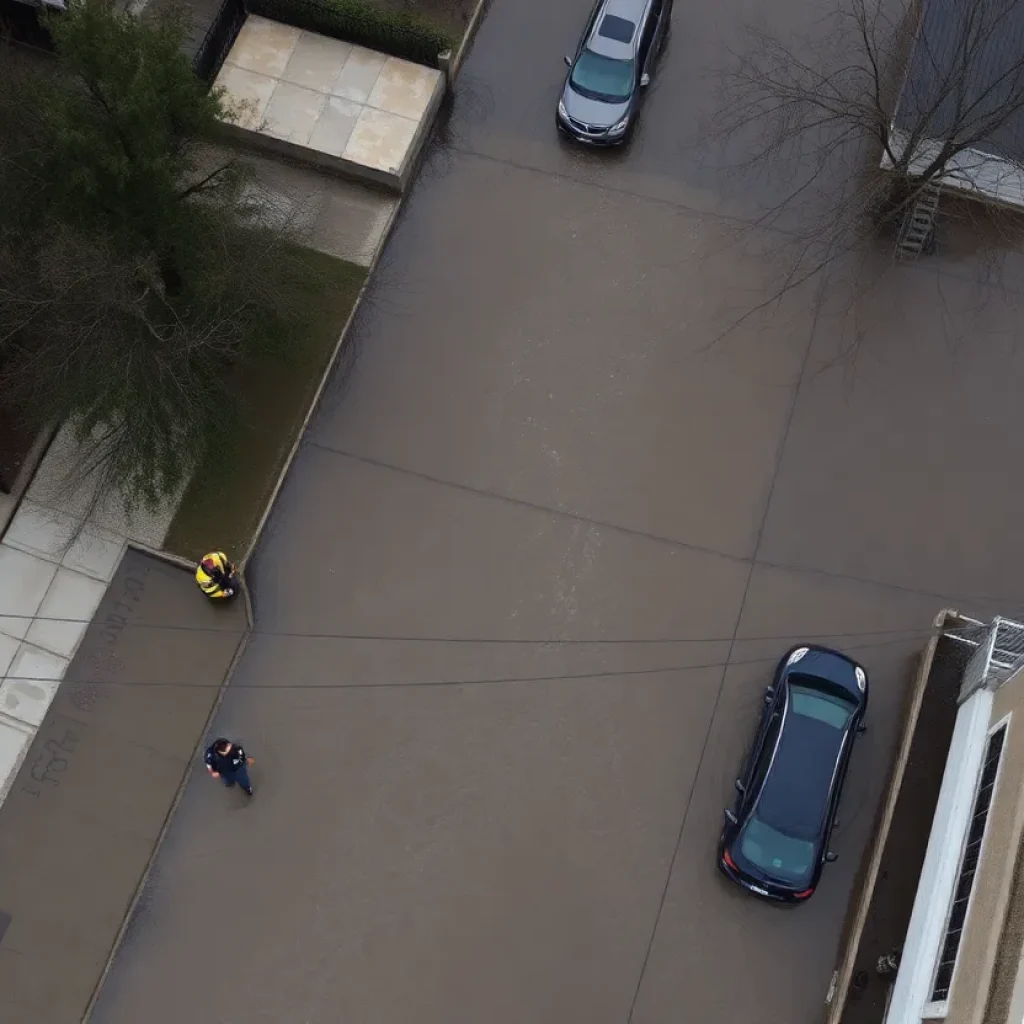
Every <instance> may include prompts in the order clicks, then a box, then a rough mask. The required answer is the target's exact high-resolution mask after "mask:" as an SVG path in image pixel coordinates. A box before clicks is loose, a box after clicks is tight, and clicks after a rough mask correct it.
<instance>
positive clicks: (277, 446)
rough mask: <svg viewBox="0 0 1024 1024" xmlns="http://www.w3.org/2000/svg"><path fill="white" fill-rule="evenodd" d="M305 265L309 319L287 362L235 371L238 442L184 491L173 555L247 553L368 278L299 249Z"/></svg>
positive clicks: (170, 546) (215, 456)
mask: <svg viewBox="0 0 1024 1024" xmlns="http://www.w3.org/2000/svg"><path fill="white" fill-rule="evenodd" d="M300 258H301V260H302V261H303V263H305V264H306V265H307V266H308V267H309V271H310V273H309V277H308V278H307V279H306V280H305V283H304V284H303V286H302V288H303V294H302V296H301V298H302V299H303V300H304V303H303V308H305V309H308V310H309V316H308V317H307V318H305V319H304V321H303V322H301V323H300V324H298V325H297V326H296V330H295V336H294V338H293V339H292V340H291V342H290V345H289V348H290V352H291V356H290V357H289V358H288V359H287V360H284V361H282V360H280V359H273V358H269V357H268V358H264V359H260V360H256V361H253V362H251V363H248V364H246V365H244V366H239V367H238V368H237V369H236V370H235V371H233V373H234V380H233V390H234V392H235V394H236V395H237V396H238V402H239V406H240V407H241V415H240V417H239V422H238V424H237V427H236V429H235V430H234V435H235V436H234V437H232V438H231V439H230V441H229V443H228V444H227V445H225V446H224V447H222V448H218V450H217V451H215V452H212V453H211V454H210V455H209V456H208V457H207V458H206V460H205V461H204V462H203V464H202V465H201V466H200V467H199V471H198V472H197V473H196V475H195V477H194V478H193V480H192V483H191V484H190V485H189V487H188V489H187V490H186V492H185V496H184V499H183V500H182V502H181V505H180V507H179V508H178V511H177V514H176V515H175V517H174V520H173V522H172V523H171V528H170V530H169V531H168V533H167V540H166V541H165V543H164V546H165V547H166V549H167V550H168V551H171V552H173V553H174V554H176V555H182V556H184V557H185V558H189V559H193V560H198V559H199V558H201V557H202V555H203V554H204V553H205V552H206V551H209V550H210V549H211V548H217V549H220V550H223V551H226V552H227V553H228V556H229V557H230V558H240V557H241V555H242V554H243V552H244V551H245V550H246V549H247V548H248V546H249V544H250V542H251V540H252V537H253V534H254V532H255V530H256V527H257V525H258V524H259V521H260V517H261V516H262V515H263V510H264V509H265V508H266V506H267V503H268V502H269V501H270V497H271V494H272V493H273V490H274V485H275V484H276V483H277V478H278V475H279V474H280V472H281V468H282V466H283V465H284V461H285V458H286V457H287V455H288V452H289V450H290V449H291V446H292V443H293V442H294V440H295V435H296V434H297V433H298V432H299V430H300V429H301V428H302V422H303V420H304V419H305V417H306V413H307V412H308V410H309V406H310V403H311V402H312V401H313V396H314V394H315V393H316V389H317V385H318V384H319V383H320V378H321V376H322V375H323V372H324V370H325V368H326V366H327V363H328V361H329V360H330V358H331V354H332V353H333V352H334V347H335V345H336V344H337V341H338V337H339V335H340V334H341V331H342V328H343V327H344V326H345V321H346V320H347V319H348V316H349V313H350V312H351V311H352V307H353V306H354V305H355V301H356V297H357V296H358V294H359V289H360V288H361V287H362V284H363V281H364V280H365V279H366V268H365V267H360V266H356V265H355V264H354V263H348V262H346V261H345V260H340V259H337V258H336V257H333V256H327V255H325V254H324V253H320V252H313V251H312V250H302V251H301V257H300Z"/></svg>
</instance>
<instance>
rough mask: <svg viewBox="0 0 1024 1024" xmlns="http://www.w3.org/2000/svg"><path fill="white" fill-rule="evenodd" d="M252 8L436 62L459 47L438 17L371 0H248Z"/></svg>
mask: <svg viewBox="0 0 1024 1024" xmlns="http://www.w3.org/2000/svg"><path fill="white" fill-rule="evenodd" d="M247 9H248V11H249V12H250V13H251V14H259V15H262V16H263V17H264V18H270V19H272V20H273V21H280V22H283V23H284V24H286V25H294V26H295V27H296V28H304V29H306V30H307V31H309V32H319V33H320V34H321V35H325V36H334V37H335V38H337V39H344V40H346V41H347V42H350V43H358V44H359V45H360V46H366V47H368V48H369V49H371V50H379V51H380V52H381V53H389V54H391V55H392V56H394V57H402V58H404V59H405V60H410V61H413V62H415V63H417V64H426V65H427V66H428V67H432V68H436V67H437V55H438V54H439V53H441V52H442V51H443V50H449V49H454V47H455V39H454V38H453V36H452V35H450V34H449V33H448V32H446V31H444V30H443V29H441V28H439V27H438V26H437V25H435V24H434V23H432V22H430V21H427V20H426V19H425V18H422V17H420V16H419V15H417V14H414V13H410V12H408V11H405V10H393V9H390V8H387V7H378V6H377V5H376V4H374V3H373V2H372V0H249V2H248V4H247Z"/></svg>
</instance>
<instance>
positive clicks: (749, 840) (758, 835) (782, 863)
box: [740, 817, 814, 882]
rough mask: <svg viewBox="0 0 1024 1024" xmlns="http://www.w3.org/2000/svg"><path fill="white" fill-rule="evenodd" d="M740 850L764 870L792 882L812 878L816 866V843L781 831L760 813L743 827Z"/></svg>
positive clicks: (752, 862)
mask: <svg viewBox="0 0 1024 1024" xmlns="http://www.w3.org/2000/svg"><path fill="white" fill-rule="evenodd" d="M740 853H742V854H743V856H744V857H746V858H747V860H749V861H750V862H751V864H756V865H757V867H759V868H761V870H762V871H770V872H771V873H772V874H773V875H774V876H776V877H777V878H782V879H785V880H786V881H789V882H802V881H804V880H805V879H809V878H810V876H811V871H812V870H813V867H814V843H811V842H808V841H807V840H806V839H800V838H799V837H797V836H790V835H787V834H786V833H785V832H780V831H779V830H778V829H776V828H772V826H771V825H769V824H768V823H767V822H765V821H761V820H760V819H759V818H757V817H753V818H751V819H750V823H749V824H748V825H747V827H746V828H745V829H744V830H743V835H742V837H741V839H740Z"/></svg>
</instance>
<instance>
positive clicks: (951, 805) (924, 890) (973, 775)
mask: <svg viewBox="0 0 1024 1024" xmlns="http://www.w3.org/2000/svg"><path fill="white" fill-rule="evenodd" d="M992 699H993V698H992V693H991V691H989V690H984V689H982V690H978V691H977V692H975V693H974V694H973V695H972V696H971V697H969V698H968V699H967V700H966V701H965V702H964V703H963V704H961V705H960V708H959V710H958V711H957V715H956V724H955V725H954V727H953V737H952V739H951V740H950V744H949V753H948V754H947V755H946V767H945V770H944V771H943V773H942V786H941V788H940V789H939V799H938V802H937V803H936V806H935V817H934V818H933V819H932V828H931V832H930V833H929V836H928V849H927V851H926V852H925V856H924V864H923V865H922V867H921V878H920V881H919V882H918V886H917V895H916V896H915V897H914V909H913V912H912V913H911V915H910V926H909V928H908V929H907V939H906V942H905V943H904V946H903V954H902V956H901V957H900V968H899V972H898V973H897V975H896V983H895V985H894V986H893V993H892V1002H891V1003H890V1004H889V1011H888V1013H887V1014H886V1015H885V1024H920V1021H921V1016H922V1012H923V1010H924V1006H925V1002H926V1000H927V999H928V996H929V995H930V994H931V985H932V980H933V977H934V972H935V960H936V957H937V956H938V953H939V944H940V942H941V941H942V937H943V935H944V934H945V930H946V920H947V914H948V912H949V905H950V902H951V901H952V897H953V887H954V886H955V885H956V879H957V875H958V873H959V870H960V856H961V851H962V849H963V843H964V838H965V837H966V834H967V827H968V824H969V822H970V816H971V809H972V808H973V806H974V798H975V794H976V792H977V786H978V777H979V774H980V771H981V760H982V757H983V756H984V752H985V746H986V744H987V742H988V731H989V722H990V720H991V717H992Z"/></svg>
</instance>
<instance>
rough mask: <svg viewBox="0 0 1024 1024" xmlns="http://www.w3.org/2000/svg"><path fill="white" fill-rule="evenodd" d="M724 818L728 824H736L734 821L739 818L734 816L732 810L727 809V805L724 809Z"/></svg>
mask: <svg viewBox="0 0 1024 1024" xmlns="http://www.w3.org/2000/svg"><path fill="white" fill-rule="evenodd" d="M725 820H726V821H727V822H728V823H729V824H730V825H735V824H736V822H737V821H738V820H739V819H738V818H737V817H736V815H735V814H733V812H732V811H730V810H729V808H728V807H727V808H726V809H725Z"/></svg>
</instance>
